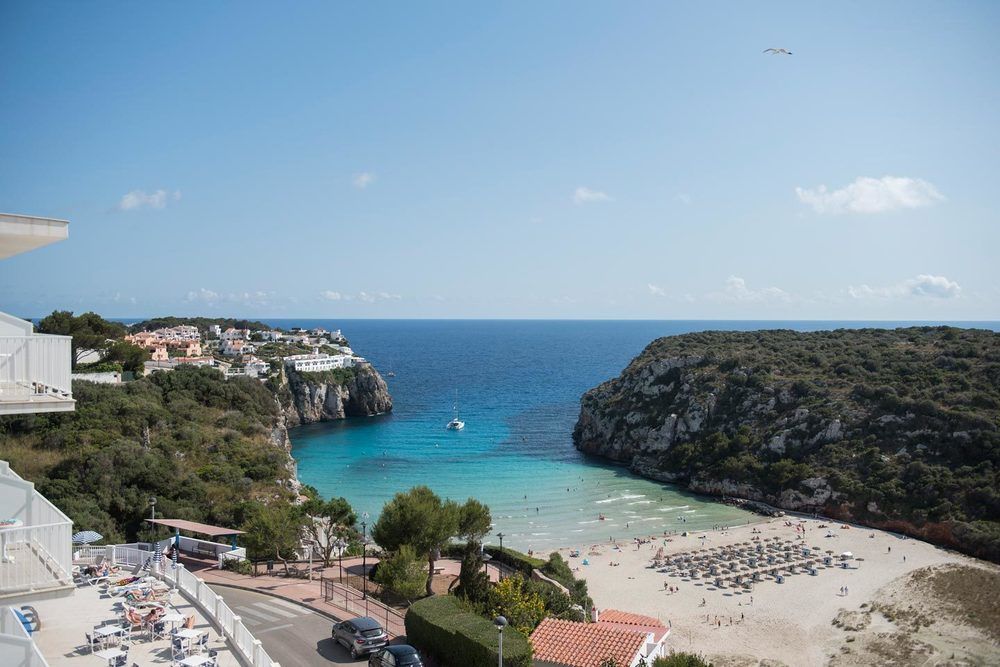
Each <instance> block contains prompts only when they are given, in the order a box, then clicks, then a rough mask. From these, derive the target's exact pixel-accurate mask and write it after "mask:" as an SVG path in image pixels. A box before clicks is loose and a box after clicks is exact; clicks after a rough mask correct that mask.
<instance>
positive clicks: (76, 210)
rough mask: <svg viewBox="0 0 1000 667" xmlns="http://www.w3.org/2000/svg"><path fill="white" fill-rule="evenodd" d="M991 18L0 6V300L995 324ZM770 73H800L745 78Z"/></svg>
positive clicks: (617, 7) (475, 7) (506, 7)
mask: <svg viewBox="0 0 1000 667" xmlns="http://www.w3.org/2000/svg"><path fill="white" fill-rule="evenodd" d="M998 35H1000V3H994V2H947V3H941V2H922V1H917V0H906V1H904V2H878V3H871V2H841V3H803V2H755V3H742V2H741V3H736V2H732V3H718V2H711V3H709V2H705V3H681V2H671V3H666V2H630V3H613V2H582V1H581V2H566V1H553V2H544V3H538V2H504V3H467V2H466V3H458V2H455V3H438V2H421V3H391V2H365V3H332V2H295V3H273V2H268V3H265V2H238V3H237V2H213V3H203V2H170V3H133V2H127V3H126V2H100V3H91V2H69V1H67V2H45V1H42V2H36V1H17V0H7V1H6V2H3V3H0V91H2V98H3V101H2V103H0V211H3V212H8V213H25V214H31V215H39V216H46V217H55V218H62V219H66V220H69V221H70V237H69V239H68V240H67V241H65V242H62V243H59V244H55V245H52V246H49V247H47V248H43V249H40V250H37V251H34V252H31V253H26V254H24V255H20V256H17V257H14V258H11V259H8V260H5V261H3V262H0V309H3V310H5V311H8V312H11V313H13V314H16V315H19V316H22V317H29V316H31V317H34V316H39V315H44V314H46V313H48V312H50V311H52V310H53V309H67V310H73V311H77V312H80V311H85V310H94V311H97V312H99V313H101V314H104V315H106V316H111V317H141V316H151V315H167V314H174V315H219V316H222V315H232V316H260V317H321V318H326V317H329V318H338V317H343V318H354V317H372V318H382V317H385V318H395V317H399V318H406V317H429V318H435V317H444V318H481V317H484V318H489V317H495V318H520V317H524V318H651V319H700V318H721V319H916V320H997V319H1000V262H998V260H997V255H998V249H1000V225H998V222H1000V220H998V217H1000V215H998V206H997V204H998V200H1000V190H998V186H1000V183H998V177H1000V39H998ZM770 47H774V48H785V49H788V50H790V51H791V52H792V54H791V55H771V54H765V53H762V51H763V50H764V49H767V48H770Z"/></svg>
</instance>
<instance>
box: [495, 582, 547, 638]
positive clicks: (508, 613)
mask: <svg viewBox="0 0 1000 667" xmlns="http://www.w3.org/2000/svg"><path fill="white" fill-rule="evenodd" d="M529 583H530V582H529V580H527V579H525V578H524V577H522V576H520V575H514V576H512V577H506V578H504V579H502V580H501V581H499V582H497V583H496V585H494V586H493V587H492V588H490V591H489V594H487V596H486V611H487V613H486V614H484V616H486V617H487V618H496V617H497V616H503V617H504V618H506V619H507V622H508V623H510V626H511V627H512V628H516V629H517V630H520V631H521V632H523V633H524V634H525V635H529V634H531V631H532V630H534V629H535V627H536V626H537V625H538V624H539V623H541V622H542V619H543V618H545V600H544V599H543V598H542V596H541V594H539V592H538V591H537V590H536V588H535V587H533V586H530V585H529Z"/></svg>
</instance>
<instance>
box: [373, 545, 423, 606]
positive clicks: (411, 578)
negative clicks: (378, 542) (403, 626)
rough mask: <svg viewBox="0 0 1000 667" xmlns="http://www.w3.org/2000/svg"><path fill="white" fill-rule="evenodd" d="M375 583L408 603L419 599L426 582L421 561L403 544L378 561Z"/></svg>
mask: <svg viewBox="0 0 1000 667" xmlns="http://www.w3.org/2000/svg"><path fill="white" fill-rule="evenodd" d="M378 565H379V567H378V569H377V570H376V572H375V581H377V582H378V583H380V584H382V585H383V586H385V587H386V588H387V589H388V590H390V591H392V592H393V593H396V594H397V595H399V596H401V597H403V598H404V599H405V600H407V601H410V600H413V599H416V598H418V597H420V595H421V594H422V593H423V592H424V584H425V583H426V582H427V572H426V571H425V570H424V567H423V565H424V564H423V559H422V558H419V557H418V556H417V554H416V552H415V551H414V550H413V547H411V546H410V545H408V544H404V545H403V546H401V547H400V548H399V550H398V551H397V552H396V553H394V554H393V555H392V556H390V557H389V558H388V559H386V560H383V561H380V562H379V564H378Z"/></svg>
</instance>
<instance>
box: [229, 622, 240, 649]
mask: <svg viewBox="0 0 1000 667" xmlns="http://www.w3.org/2000/svg"><path fill="white" fill-rule="evenodd" d="M242 622H243V617H242V616H236V615H234V616H233V625H232V627H231V628H229V629H228V630H229V638H230V639H232V640H233V644H236V626H238V625H239V624H240V623H242ZM236 648H239V645H237V646H236Z"/></svg>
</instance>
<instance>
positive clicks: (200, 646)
mask: <svg viewBox="0 0 1000 667" xmlns="http://www.w3.org/2000/svg"><path fill="white" fill-rule="evenodd" d="M191 648H192V649H193V650H195V651H197V652H198V653H201V652H202V651H207V650H208V633H207V632H206V633H205V634H203V635H202V636H201V637H198V641H197V642H195V644H194V646H192V647H191Z"/></svg>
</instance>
